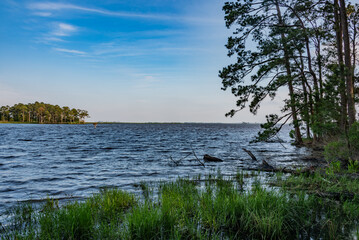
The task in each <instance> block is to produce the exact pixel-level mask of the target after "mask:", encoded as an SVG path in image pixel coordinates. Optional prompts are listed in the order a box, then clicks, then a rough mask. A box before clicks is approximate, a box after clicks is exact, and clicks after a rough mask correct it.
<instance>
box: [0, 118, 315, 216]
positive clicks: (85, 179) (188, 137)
mask: <svg viewBox="0 0 359 240" xmlns="http://www.w3.org/2000/svg"><path fill="white" fill-rule="evenodd" d="M259 129H260V128H259V125H256V124H99V125H98V126H97V128H96V129H95V128H94V127H93V126H92V125H90V124H88V125H35V124H0V214H2V213H4V211H5V210H6V209H7V208H9V207H11V206H13V205H14V204H16V203H17V202H18V201H21V202H24V201H28V200H32V201H36V200H40V199H43V198H46V197H47V196H51V197H55V198H62V199H66V198H71V197H80V198H83V197H86V196H89V195H90V194H92V193H94V192H97V191H98V190H99V189H100V188H102V187H119V188H121V189H124V190H128V191H136V188H135V187H134V184H138V183H140V182H141V181H159V180H169V179H174V178H176V177H178V176H188V175H190V176H191V175H198V174H205V173H209V172H213V171H217V169H220V170H221V172H222V173H225V174H233V173H235V172H236V171H237V170H238V169H240V168H248V167H251V168H253V167H256V166H257V165H259V164H260V162H254V161H253V160H252V159H251V158H250V157H249V156H248V154H247V153H245V152H244V151H243V150H242V148H243V147H244V148H247V149H248V150H250V151H252V152H253V154H254V155H255V156H256V157H257V158H258V160H263V159H265V160H266V161H268V162H269V163H270V164H272V165H274V166H277V167H282V166H296V165H299V166H303V165H306V164H311V163H309V162H307V161H304V160H300V159H301V158H302V157H303V156H306V155H308V154H310V151H309V150H308V149H306V148H297V147H295V146H291V145H290V139H289V137H288V132H289V130H290V128H289V126H285V128H284V130H283V132H281V133H280V134H279V137H280V138H281V139H283V140H284V142H283V143H275V142H273V143H255V144H249V142H250V140H252V139H253V137H254V136H255V135H256V133H257V132H258V131H259ZM192 151H194V152H195V153H196V155H197V156H198V158H200V159H202V157H203V155H204V154H209V155H212V156H215V157H219V158H221V159H223V162H220V163H206V166H205V167H203V166H200V165H199V164H198V162H197V160H196V159H195V157H194V155H193V154H192V155H190V156H188V155H189V154H191V153H192ZM186 156H188V157H187V158H185V159H184V160H182V161H181V162H180V164H179V166H176V165H175V164H174V163H173V162H172V161H171V160H170V158H172V159H173V160H179V159H182V158H184V157H186Z"/></svg>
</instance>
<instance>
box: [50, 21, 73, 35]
mask: <svg viewBox="0 0 359 240" xmlns="http://www.w3.org/2000/svg"><path fill="white" fill-rule="evenodd" d="M77 29H78V28H77V27H76V26H74V25H70V24H67V23H57V24H56V25H55V29H54V30H53V31H52V32H51V35H55V36H59V37H65V36H70V35H71V34H73V33H75V32H76V31H77Z"/></svg>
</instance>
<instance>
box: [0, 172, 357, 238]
mask: <svg viewBox="0 0 359 240" xmlns="http://www.w3.org/2000/svg"><path fill="white" fill-rule="evenodd" d="M247 177H248V176H247V175H245V174H243V173H237V174H236V175H234V176H227V177H225V176H223V175H221V173H220V172H219V173H217V174H216V175H208V176H206V177H201V176H196V177H194V178H192V179H189V178H184V179H178V180H176V181H174V182H162V183H158V184H157V185H155V186H154V188H156V190H157V192H158V195H156V196H155V195H154V192H155V191H152V190H149V189H151V186H149V185H148V184H144V183H141V185H140V187H141V188H142V190H143V191H144V195H143V197H142V198H140V199H139V198H138V197H136V196H134V195H132V194H129V193H127V192H124V191H121V190H116V189H111V190H103V191H101V192H100V193H98V194H95V195H93V196H92V197H90V198H89V199H87V200H86V201H82V202H71V203H68V204H65V205H63V206H59V204H58V202H57V201H54V200H51V199H48V200H47V201H46V202H45V203H44V204H43V205H42V206H40V207H38V208H37V209H35V208H34V207H33V206H31V205H24V206H21V207H18V208H16V209H14V210H13V211H12V212H11V213H10V216H11V228H8V229H7V230H5V231H3V232H2V233H0V234H2V237H3V238H4V239H308V238H311V239H348V238H351V237H353V236H355V234H356V235H358V231H359V228H358V222H357V219H358V217H359V210H358V205H359V204H358V201H357V199H356V198H353V199H350V200H345V201H342V202H340V204H339V203H338V202H337V201H333V200H331V199H328V198H324V197H319V196H317V195H315V194H308V193H307V192H305V191H302V188H304V187H303V186H305V187H306V188H307V190H308V189H310V188H312V189H314V188H318V189H325V190H328V191H329V190H332V189H339V188H340V187H339V185H340V181H341V180H338V181H339V183H337V184H336V185H335V184H334V185H331V184H329V182H331V183H334V179H325V180H321V179H322V178H323V176H319V175H318V176H317V175H315V176H313V177H312V179H308V176H298V177H293V178H291V177H289V178H287V179H284V177H283V175H280V174H279V175H278V176H277V180H276V181H278V184H280V185H281V186H282V187H283V188H282V190H273V189H270V188H268V187H267V188H264V187H262V186H261V185H260V183H259V182H256V183H255V184H254V185H253V186H252V187H251V188H250V190H244V189H243V185H244V184H245V181H246V180H247V179H248V178H247ZM328 181H329V182H328ZM342 183H345V186H346V188H345V189H348V190H351V191H353V192H354V191H357V190H358V186H355V184H357V183H350V182H349V180H345V181H344V180H343V182H342ZM299 186H301V187H299ZM0 236H1V235H0Z"/></svg>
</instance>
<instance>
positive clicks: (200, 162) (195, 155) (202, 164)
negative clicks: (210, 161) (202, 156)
mask: <svg viewBox="0 0 359 240" xmlns="http://www.w3.org/2000/svg"><path fill="white" fill-rule="evenodd" d="M192 152H193V155H194V157H195V158H196V160H197V162H199V164H201V166H203V167H204V163H203V162H202V161H201V160H199V158H198V157H197V154H196V153H195V152H194V150H193V149H192Z"/></svg>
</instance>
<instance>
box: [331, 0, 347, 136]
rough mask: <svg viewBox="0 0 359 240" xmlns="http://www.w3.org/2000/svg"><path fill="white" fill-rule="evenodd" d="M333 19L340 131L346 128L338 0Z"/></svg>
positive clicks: (345, 100)
mask: <svg viewBox="0 0 359 240" xmlns="http://www.w3.org/2000/svg"><path fill="white" fill-rule="evenodd" d="M334 21H335V35H336V43H337V54H338V64H339V71H340V82H339V93H340V106H341V108H340V110H341V111H340V123H339V124H340V128H341V129H342V131H346V129H347V115H348V109H347V96H346V91H345V74H344V62H343V30H342V25H341V23H340V12H339V3H338V0H334Z"/></svg>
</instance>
